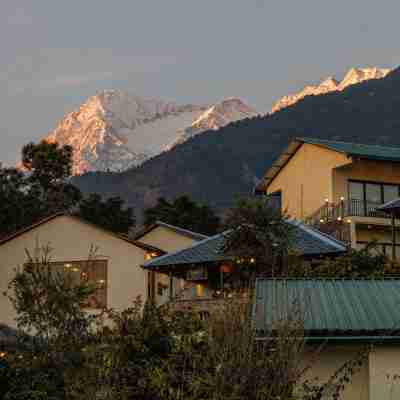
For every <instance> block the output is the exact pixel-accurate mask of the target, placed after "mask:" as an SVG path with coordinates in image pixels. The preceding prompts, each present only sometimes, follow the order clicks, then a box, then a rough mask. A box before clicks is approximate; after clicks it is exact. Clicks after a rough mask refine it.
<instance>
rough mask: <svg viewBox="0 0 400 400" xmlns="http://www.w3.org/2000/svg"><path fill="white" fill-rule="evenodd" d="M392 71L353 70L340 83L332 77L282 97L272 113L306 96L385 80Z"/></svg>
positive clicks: (375, 68)
mask: <svg viewBox="0 0 400 400" xmlns="http://www.w3.org/2000/svg"><path fill="white" fill-rule="evenodd" d="M390 71H391V70H390V69H387V68H377V67H371V68H351V69H350V70H349V71H348V72H347V73H346V74H345V76H344V78H343V80H342V81H341V82H340V83H339V82H338V81H337V80H336V79H335V78H334V77H332V76H330V77H329V78H327V79H324V80H323V81H322V82H321V83H320V84H319V85H317V86H306V87H305V88H304V89H303V90H302V91H300V92H298V93H294V94H290V95H288V96H284V97H282V98H281V99H280V100H279V101H277V102H276V103H275V104H274V105H273V107H272V113H274V112H276V111H278V110H281V109H282V108H285V107H289V106H291V105H293V104H295V103H297V102H298V101H300V100H302V99H303V98H304V97H306V96H311V95H314V96H315V95H320V94H325V93H330V92H335V91H341V90H344V89H345V88H347V87H348V86H350V85H355V84H357V83H361V82H364V81H366V80H370V79H381V78H384V77H385V76H386V75H387V74H388V73H389V72H390Z"/></svg>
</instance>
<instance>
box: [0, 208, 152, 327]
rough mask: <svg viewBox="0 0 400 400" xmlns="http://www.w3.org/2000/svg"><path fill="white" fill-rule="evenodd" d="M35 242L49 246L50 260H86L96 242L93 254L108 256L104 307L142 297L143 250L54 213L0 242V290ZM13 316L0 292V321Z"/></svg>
mask: <svg viewBox="0 0 400 400" xmlns="http://www.w3.org/2000/svg"><path fill="white" fill-rule="evenodd" d="M36 243H39V245H40V246H46V245H50V246H51V248H52V249H53V251H52V253H51V258H52V261H82V260H87V259H88V257H89V252H90V248H91V246H96V247H97V249H98V251H97V256H98V257H99V258H101V259H107V260H108V271H107V275H108V276H107V279H108V282H107V303H108V304H107V305H108V307H112V308H116V309H119V310H121V309H124V308H127V307H130V306H131V305H132V302H133V301H134V300H135V299H136V297H137V296H141V298H142V300H143V301H145V300H146V297H147V272H146V271H144V270H143V269H142V268H141V267H140V265H142V264H143V262H144V257H145V253H146V252H145V250H143V249H141V248H139V247H137V246H135V245H133V244H131V243H128V242H126V241H124V240H121V239H119V238H117V237H114V236H112V235H110V234H108V233H107V232H105V231H103V230H101V229H98V228H96V227H94V226H92V225H88V224H85V223H83V222H81V221H79V220H78V219H76V218H72V217H68V216H60V217H57V218H55V219H53V220H51V221H49V222H47V223H45V224H42V225H40V226H38V227H36V228H35V229H32V230H30V231H28V232H26V233H24V234H22V235H20V236H18V237H16V238H14V239H13V240H10V241H8V242H6V243H4V244H3V245H1V246H0V274H1V275H0V293H3V292H4V291H5V290H6V288H7V284H8V282H9V281H10V280H11V279H12V277H13V276H14V269H15V268H16V267H19V266H22V265H23V264H24V263H25V262H26V261H27V257H26V254H25V249H28V250H29V251H31V252H32V251H34V249H35V248H36ZM14 317H15V314H14V311H13V308H12V306H11V304H10V303H9V301H8V300H7V299H6V298H5V297H3V296H1V297H0V322H2V323H6V324H9V325H12V326H14V325H15V324H14Z"/></svg>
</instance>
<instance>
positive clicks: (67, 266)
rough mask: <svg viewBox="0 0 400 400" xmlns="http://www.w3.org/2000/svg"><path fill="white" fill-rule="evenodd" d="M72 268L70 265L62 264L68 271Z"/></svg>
mask: <svg viewBox="0 0 400 400" xmlns="http://www.w3.org/2000/svg"><path fill="white" fill-rule="evenodd" d="M71 267H72V264H64V268H66V269H69V268H71Z"/></svg>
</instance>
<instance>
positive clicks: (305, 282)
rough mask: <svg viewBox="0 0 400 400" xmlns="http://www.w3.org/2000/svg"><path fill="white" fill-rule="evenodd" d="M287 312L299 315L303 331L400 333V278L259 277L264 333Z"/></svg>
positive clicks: (318, 334)
mask: <svg viewBox="0 0 400 400" xmlns="http://www.w3.org/2000/svg"><path fill="white" fill-rule="evenodd" d="M289 315H290V316H291V317H293V316H294V315H297V316H298V318H300V320H301V321H302V322H303V323H304V331H305V332H306V336H307V337H314V338H323V337H327V338H328V337H330V338H339V337H342V338H345V337H355V338H359V339H360V340H361V339H365V338H369V339H371V338H375V339H382V338H385V337H386V338H391V339H393V338H394V337H397V338H398V337H399V336H400V334H399V333H400V280H398V279H382V280H368V279H348V280H346V279H258V280H257V282H256V300H255V304H254V308H253V316H254V321H255V326H256V329H257V330H258V331H259V332H263V334H264V335H265V336H268V334H267V332H269V331H270V330H272V329H273V327H274V324H275V323H276V322H277V321H278V320H280V319H282V318H287V317H288V316H289ZM261 336H263V335H262V334H261Z"/></svg>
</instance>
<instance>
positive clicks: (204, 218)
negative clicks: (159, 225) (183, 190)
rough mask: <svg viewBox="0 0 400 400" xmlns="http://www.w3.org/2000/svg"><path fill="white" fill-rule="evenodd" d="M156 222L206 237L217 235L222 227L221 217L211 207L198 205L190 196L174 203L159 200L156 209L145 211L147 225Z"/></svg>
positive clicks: (177, 199) (178, 198) (162, 199)
mask: <svg viewBox="0 0 400 400" xmlns="http://www.w3.org/2000/svg"><path fill="white" fill-rule="evenodd" d="M156 221H163V222H166V223H168V224H171V225H176V226H179V227H181V228H185V229H190V230H192V231H194V232H198V233H202V234H204V235H213V234H215V233H217V231H218V228H219V226H220V219H219V217H218V216H217V215H216V214H215V213H214V211H213V210H212V209H211V208H210V207H208V206H206V205H202V204H198V203H196V202H194V201H193V200H191V199H190V198H189V197H188V196H180V197H177V198H176V199H175V200H174V201H172V202H169V201H167V200H166V199H164V198H162V197H161V198H159V199H158V202H157V204H156V205H155V206H154V207H151V208H148V209H147V210H145V211H144V223H145V225H151V224H153V223H154V222H156Z"/></svg>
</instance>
